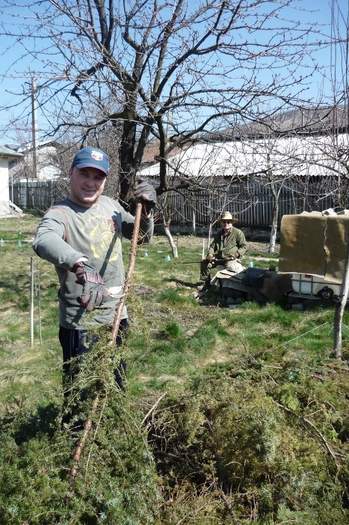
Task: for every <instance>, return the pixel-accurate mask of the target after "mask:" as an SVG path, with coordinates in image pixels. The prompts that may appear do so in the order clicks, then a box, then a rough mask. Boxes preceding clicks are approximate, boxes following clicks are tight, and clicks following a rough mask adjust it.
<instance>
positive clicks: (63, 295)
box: [33, 196, 152, 329]
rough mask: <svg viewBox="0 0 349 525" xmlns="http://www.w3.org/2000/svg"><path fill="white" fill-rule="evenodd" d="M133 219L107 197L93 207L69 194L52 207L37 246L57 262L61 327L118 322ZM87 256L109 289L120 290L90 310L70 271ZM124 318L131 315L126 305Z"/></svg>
mask: <svg viewBox="0 0 349 525" xmlns="http://www.w3.org/2000/svg"><path fill="white" fill-rule="evenodd" d="M133 224H134V217H133V216H132V215H131V214H130V213H128V212H126V211H125V209H124V208H123V207H122V206H121V205H120V204H119V203H118V202H117V201H115V200H113V199H110V198H109V197H105V196H101V197H100V199H99V201H98V202H97V203H96V204H94V205H92V206H91V207H89V208H87V207H82V206H79V205H77V204H75V203H74V202H72V201H71V200H69V199H68V198H66V199H64V200H62V201H60V202H58V203H57V204H55V205H54V206H53V207H52V208H50V209H49V210H48V211H47V212H46V214H45V215H44V217H43V219H42V221H41V223H40V224H39V226H38V228H37V231H36V235H35V238H34V241H33V249H34V251H35V252H36V253H37V255H39V257H41V258H42V259H46V260H47V261H49V262H51V263H52V264H54V265H55V269H56V272H57V275H58V278H59V283H60V289H59V292H58V297H59V323H60V325H61V326H63V327H65V328H73V329H86V328H89V327H91V326H96V325H100V324H106V325H112V324H113V321H114V316H115V310H116V306H117V304H118V302H119V300H120V297H121V295H122V288H123V284H124V278H125V273H124V265H123V259H122V238H123V237H126V238H128V239H131V237H132V232H133ZM151 229H152V219H150V220H147V221H144V220H142V222H141V230H142V231H151ZM82 257H86V258H87V259H88V260H89V263H90V264H92V265H93V266H94V267H95V268H96V270H97V271H98V272H99V274H100V275H101V276H102V277H103V279H104V281H105V286H106V288H114V289H116V290H117V291H116V292H115V291H114V293H113V295H112V296H108V298H107V300H106V302H105V303H104V304H103V305H101V306H100V307H98V308H96V309H95V310H93V311H92V312H91V313H90V314H87V313H86V309H85V308H84V307H81V306H80V304H79V302H78V297H80V295H81V293H82V286H81V285H79V284H77V283H76V282H75V280H76V276H75V273H72V272H71V271H70V270H71V269H72V267H73V265H74V264H75V263H76V262H77V261H78V260H79V259H81V258H82ZM122 317H123V318H125V317H127V311H126V308H124V311H123V315H122Z"/></svg>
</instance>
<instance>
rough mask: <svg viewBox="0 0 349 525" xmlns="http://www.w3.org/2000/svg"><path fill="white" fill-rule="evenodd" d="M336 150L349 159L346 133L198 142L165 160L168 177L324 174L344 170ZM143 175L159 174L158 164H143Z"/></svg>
mask: <svg viewBox="0 0 349 525" xmlns="http://www.w3.org/2000/svg"><path fill="white" fill-rule="evenodd" d="M338 153H340V154H342V155H343V158H344V157H346V159H347V160H349V135H348V134H342V135H339V136H330V135H328V136H310V137H309V136H308V137H304V136H301V137H298V136H294V137H289V138H275V137H274V138H273V137H269V138H263V139H258V140H244V141H229V142H215V143H209V144H206V143H201V144H197V145H195V146H193V147H191V148H189V149H187V150H185V151H181V152H180V153H178V154H177V155H175V156H174V157H173V158H171V159H168V166H169V167H168V177H178V178H185V177H196V178H198V177H201V178H208V177H211V176H214V177H229V178H232V177H241V178H242V177H247V176H260V177H261V176H265V175H266V174H267V172H268V170H272V174H273V178H275V177H282V178H286V177H289V176H295V175H297V176H307V177H323V176H329V175H333V174H337V175H338V172H341V171H343V174H346V175H348V174H347V173H346V171H345V167H344V165H345V164H346V163H343V165H341V164H340V163H339V162H338V160H339V159H338ZM139 174H140V175H142V176H144V177H155V178H156V177H159V163H156V164H153V165H151V166H148V167H145V168H144V169H142V170H141V171H140V173H139Z"/></svg>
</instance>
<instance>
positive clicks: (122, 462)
mask: <svg viewBox="0 0 349 525" xmlns="http://www.w3.org/2000/svg"><path fill="white" fill-rule="evenodd" d="M38 221H39V219H38V218H36V217H32V216H27V217H25V218H24V219H16V220H12V219H11V220H8V219H3V220H0V232H1V233H0V238H3V239H5V245H4V246H3V247H0V250H1V255H2V256H1V262H0V265H1V282H0V317H1V324H0V358H1V363H2V367H1V371H0V394H1V397H0V399H1V403H0V417H1V423H3V429H4V431H3V432H2V437H1V439H2V444H1V447H0V456H1V457H0V461H1V464H2V465H3V473H2V474H1V475H2V478H1V479H0V485H1V486H2V488H1V489H0V522H1V523H2V524H3V525H17V524H18V525H20V524H21V525H23V523H25V522H28V523H31V524H38V525H44V524H46V523H47V524H50V525H51V524H53V523H55V524H62V525H63V524H66V523H82V524H84V525H88V524H91V525H97V524H99V523H107V524H108V525H112V524H114V523H115V524H116V523H117V524H118V525H120V524H125V525H126V524H128V523H132V525H137V524H140V525H147V524H148V523H149V524H155V525H158V524H159V525H160V523H161V524H162V525H170V524H173V523H181V522H182V523H188V524H190V523H200V525H201V524H206V523H207V524H208V523H210V525H212V524H215V525H218V524H222V523H227V524H229V523H233V522H236V523H240V524H246V523H250V522H254V523H256V524H257V525H262V524H263V525H264V524H266V523H268V524H274V523H275V525H276V524H280V523H282V522H294V523H302V525H317V524H318V523H321V524H322V525H332V524H333V523H336V525H345V524H346V523H347V522H348V510H347V509H348V501H349V500H348V497H347V495H346V490H347V489H346V487H347V485H348V481H349V464H348V459H347V458H348V457H349V455H348V452H349V450H348V442H349V418H348V415H347V412H348V410H347V399H348V396H349V383H348V380H347V374H348V369H349V367H348V363H347V361H346V359H348V356H349V329H348V328H347V327H348V325H349V312H348V311H347V310H346V311H345V312H344V319H343V360H342V361H338V360H335V359H333V355H332V347H333V317H334V307H330V308H324V307H321V308H320V307H319V308H315V309H312V310H307V311H302V312H300V311H296V310H289V309H286V308H284V307H282V306H280V305H278V304H267V305H265V306H260V305H258V304H256V303H249V302H246V303H244V304H242V305H241V306H240V307H239V308H236V309H232V310H230V309H229V308H221V307H219V306H218V304H217V300H216V298H215V295H214V294H208V295H207V296H204V300H199V299H198V297H197V290H196V287H197V284H198V277H199V264H198V263H197V264H182V263H183V262H190V261H198V260H200V258H201V247H202V239H196V238H194V237H184V236H179V237H178V238H177V239H176V242H178V254H179V257H178V259H174V258H173V257H172V253H171V252H170V250H169V247H168V242H167V240H166V239H165V238H164V237H161V236H156V237H155V238H154V242H153V243H152V244H151V245H149V246H147V247H140V248H139V249H138V252H137V259H136V265H135V269H134V273H133V278H132V285H131V289H130V293H129V295H128V297H127V307H128V310H129V317H130V331H129V337H128V340H127V342H126V344H125V346H124V348H123V355H124V356H125V357H126V360H127V367H128V368H127V389H126V392H125V393H124V394H120V392H119V391H117V390H116V389H115V386H114V384H113V381H112V379H111V374H110V370H109V368H110V362H109V361H108V360H106V359H105V353H106V348H107V345H106V344H104V345H103V343H102V344H101V345H100V347H98V348H96V349H95V354H93V355H92V356H91V360H90V361H87V362H86V363H85V367H86V370H85V372H86V374H87V375H86V376H85V375H84V371H82V373H81V379H80V383H77V385H76V389H77V392H79V388H80V386H81V388H82V386H86V382H87V381H89V382H90V384H92V385H93V384H94V381H95V382H96V384H98V385H99V388H100V386H101V385H102V386H103V389H102V391H103V394H102V396H101V403H100V406H99V408H98V411H97V414H96V417H95V419H94V426H93V435H92V436H90V437H89V439H88V442H87V445H86V447H87V448H86V452H85V454H83V455H82V459H81V462H82V463H81V468H80V471H79V474H78V477H77V486H76V494H75V495H74V497H73V498H72V501H71V502H70V504H69V505H66V506H65V505H63V504H62V502H63V500H64V497H65V494H66V491H67V487H68V486H69V472H70V468H71V466H72V454H73V451H74V444H75V441H74V436H71V435H70V433H69V431H68V430H65V429H62V428H61V427H60V417H61V413H62V397H61V349H60V345H59V343H58V308H57V278H56V275H55V271H54V268H53V267H52V265H50V264H49V263H47V262H45V261H42V260H40V259H39V258H37V257H36V256H35V254H34V252H32V249H31V239H32V237H33V235H34V232H35V229H36V226H37V224H38ZM18 231H21V232H22V235H21V247H19V246H18ZM266 249H267V248H266V247H264V248H263V249H260V250H259V251H258V250H256V249H254V247H253V246H249V253H248V254H247V257H246V261H248V260H250V258H253V260H254V262H255V266H257V265H258V266H262V265H263V264H264V262H266V267H268V265H269V261H266V260H265V258H267V257H268V256H267V255H266ZM128 250H129V243H128V242H125V249H124V257H125V264H126V266H127V264H128ZM145 251H146V252H147V254H148V256H147V257H145V256H144V253H145ZM168 254H169V255H170V261H166V255H168ZM252 254H253V256H252ZM260 257H263V258H264V259H262V260H260V259H259V258H260ZM31 261H32V263H33V262H34V267H35V269H36V271H37V274H36V275H37V281H36V295H35V300H34V305H35V308H34V311H35V315H34V341H33V344H31V337H30V289H31V279H30V267H31ZM262 267H263V266H262ZM39 306H40V309H39ZM40 336H41V340H42V341H41V343H40ZM96 364H97V366H96ZM94 367H95V368H94ZM91 370H92V371H94V374H92V376H91V374H90V372H91ZM89 374H90V375H89ZM89 409H90V404H89V403H88V404H87V407H83V410H87V413H89ZM149 501H151V504H149ZM130 509H132V510H130Z"/></svg>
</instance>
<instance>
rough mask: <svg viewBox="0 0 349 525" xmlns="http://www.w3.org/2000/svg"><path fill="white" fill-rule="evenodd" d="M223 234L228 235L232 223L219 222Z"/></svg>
mask: <svg viewBox="0 0 349 525" xmlns="http://www.w3.org/2000/svg"><path fill="white" fill-rule="evenodd" d="M221 223H222V228H223V231H224V233H229V232H230V230H231V229H232V227H233V222H232V221H221Z"/></svg>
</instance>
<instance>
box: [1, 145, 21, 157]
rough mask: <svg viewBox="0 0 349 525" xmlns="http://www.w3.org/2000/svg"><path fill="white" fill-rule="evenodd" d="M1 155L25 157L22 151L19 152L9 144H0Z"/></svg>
mask: <svg viewBox="0 0 349 525" xmlns="http://www.w3.org/2000/svg"><path fill="white" fill-rule="evenodd" d="M0 157H9V158H10V157H12V158H21V157H23V154H22V153H18V152H16V151H15V150H13V149H12V148H9V147H8V146H0Z"/></svg>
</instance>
